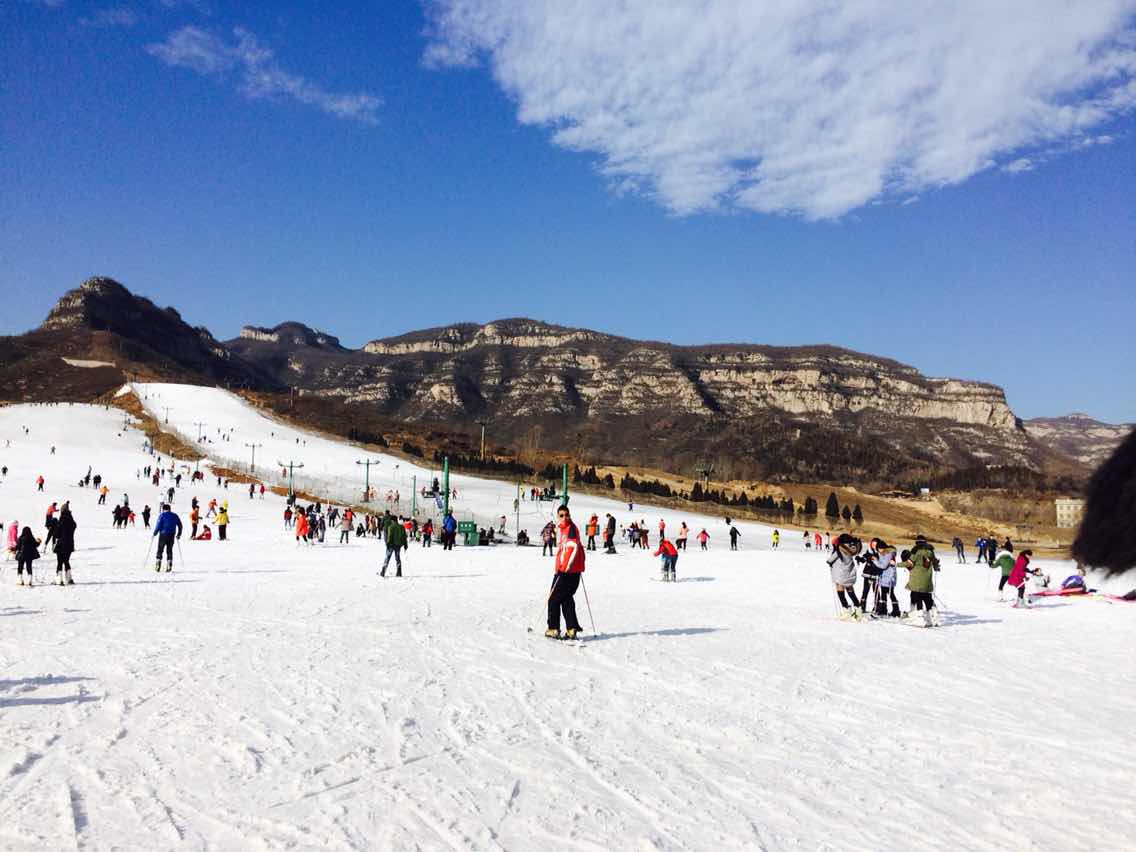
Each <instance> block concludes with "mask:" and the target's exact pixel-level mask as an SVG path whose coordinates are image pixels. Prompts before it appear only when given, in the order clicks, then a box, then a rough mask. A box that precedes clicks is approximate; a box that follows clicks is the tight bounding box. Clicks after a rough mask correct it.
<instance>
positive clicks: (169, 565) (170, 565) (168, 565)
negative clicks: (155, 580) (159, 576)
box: [166, 562, 174, 574]
mask: <svg viewBox="0 0 1136 852" xmlns="http://www.w3.org/2000/svg"><path fill="white" fill-rule="evenodd" d="M173 570H174V563H172V562H167V563H166V573H167V574H169V573H170V572H171V571H173Z"/></svg>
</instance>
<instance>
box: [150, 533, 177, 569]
mask: <svg viewBox="0 0 1136 852" xmlns="http://www.w3.org/2000/svg"><path fill="white" fill-rule="evenodd" d="M163 550H164V551H165V552H166V563H167V564H168V565H173V564H174V535H173V533H162V534H161V535H159V536H158V553H157V555H156V556H155V557H154V560H155V561H156V562H161V561H162V551H163Z"/></svg>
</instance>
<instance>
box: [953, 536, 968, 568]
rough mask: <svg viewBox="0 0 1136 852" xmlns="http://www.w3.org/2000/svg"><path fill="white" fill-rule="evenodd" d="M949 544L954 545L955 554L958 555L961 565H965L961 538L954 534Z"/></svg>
mask: <svg viewBox="0 0 1136 852" xmlns="http://www.w3.org/2000/svg"><path fill="white" fill-rule="evenodd" d="M951 544H952V545H954V548H955V554H956V555H957V556H958V561H959V562H961V563H962V564H963V565H965V564H966V553H965V550H964V549H963V544H962V539H961V538H959V537H958V536H957V535H956V536H955V540H954V541H952V542H951Z"/></svg>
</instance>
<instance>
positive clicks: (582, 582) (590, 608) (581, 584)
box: [580, 574, 596, 636]
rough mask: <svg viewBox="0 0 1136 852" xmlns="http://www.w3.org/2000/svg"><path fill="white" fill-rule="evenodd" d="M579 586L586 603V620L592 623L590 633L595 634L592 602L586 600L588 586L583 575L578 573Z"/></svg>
mask: <svg viewBox="0 0 1136 852" xmlns="http://www.w3.org/2000/svg"><path fill="white" fill-rule="evenodd" d="M580 588H581V589H583V590H584V603H586V604H587V605H588V621H590V622H591V623H592V635H593V636H595V635H596V620H595V619H594V618H592V602H591V601H590V600H588V587H587V586H586V585H585V584H584V575H583V574H581V575H580Z"/></svg>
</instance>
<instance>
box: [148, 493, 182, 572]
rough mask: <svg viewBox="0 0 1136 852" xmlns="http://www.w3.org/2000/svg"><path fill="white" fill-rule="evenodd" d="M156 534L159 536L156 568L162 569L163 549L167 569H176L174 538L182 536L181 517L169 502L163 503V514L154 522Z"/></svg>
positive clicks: (157, 569) (156, 569)
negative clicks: (171, 507)
mask: <svg viewBox="0 0 1136 852" xmlns="http://www.w3.org/2000/svg"><path fill="white" fill-rule="evenodd" d="M154 535H156V536H157V537H158V555H157V558H156V561H155V562H154V570H155V571H161V570H162V551H163V550H165V551H166V570H167V571H172V570H173V569H174V539H175V538H179V539H180V538H181V518H179V517H178V516H177V512H174V511H172V510H171V509H170V504H169V503H163V504H162V514H160V515H158V520H157V522H156V523H155V524H154Z"/></svg>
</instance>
